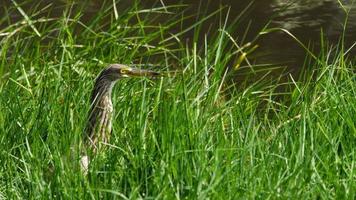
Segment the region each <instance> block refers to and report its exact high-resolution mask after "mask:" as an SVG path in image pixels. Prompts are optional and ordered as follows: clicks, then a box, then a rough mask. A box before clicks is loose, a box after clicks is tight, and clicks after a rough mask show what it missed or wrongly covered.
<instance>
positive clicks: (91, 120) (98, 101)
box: [81, 64, 160, 172]
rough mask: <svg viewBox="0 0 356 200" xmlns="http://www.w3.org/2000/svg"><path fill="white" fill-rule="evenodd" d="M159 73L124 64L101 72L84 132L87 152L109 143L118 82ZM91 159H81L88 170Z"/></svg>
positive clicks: (95, 86)
mask: <svg viewBox="0 0 356 200" xmlns="http://www.w3.org/2000/svg"><path fill="white" fill-rule="evenodd" d="M159 75H160V74H159V73H157V72H153V71H150V70H141V69H136V68H131V67H128V66H126V65H122V64H112V65H109V66H108V67H107V68H106V69H104V70H103V71H101V73H100V74H99V76H98V77H97V78H96V80H95V84H94V89H93V91H92V94H91V99H90V112H89V117H88V122H87V125H86V129H85V132H84V138H83V139H84V144H85V148H86V151H91V152H92V153H94V154H95V153H96V152H97V151H98V150H99V149H100V144H102V143H107V142H108V141H109V137H110V135H111V131H112V116H113V112H114V109H113V105H112V101H111V93H112V88H113V87H114V85H115V83H116V81H117V80H119V79H120V78H124V77H140V76H150V77H153V76H159ZM88 165H89V158H88V156H87V155H86V154H85V155H83V156H82V158H81V166H82V169H83V170H85V172H86V171H87V170H88Z"/></svg>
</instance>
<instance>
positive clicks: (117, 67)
mask: <svg viewBox="0 0 356 200" xmlns="http://www.w3.org/2000/svg"><path fill="white" fill-rule="evenodd" d="M100 76H103V77H105V78H106V79H108V80H110V81H116V80H118V79H120V78H125V77H142V76H145V77H155V76H160V73H158V72H154V71H151V70H144V69H138V68H133V67H129V66H127V65H122V64H112V65H110V66H109V67H107V68H106V69H104V70H103V71H102V73H101V75H100Z"/></svg>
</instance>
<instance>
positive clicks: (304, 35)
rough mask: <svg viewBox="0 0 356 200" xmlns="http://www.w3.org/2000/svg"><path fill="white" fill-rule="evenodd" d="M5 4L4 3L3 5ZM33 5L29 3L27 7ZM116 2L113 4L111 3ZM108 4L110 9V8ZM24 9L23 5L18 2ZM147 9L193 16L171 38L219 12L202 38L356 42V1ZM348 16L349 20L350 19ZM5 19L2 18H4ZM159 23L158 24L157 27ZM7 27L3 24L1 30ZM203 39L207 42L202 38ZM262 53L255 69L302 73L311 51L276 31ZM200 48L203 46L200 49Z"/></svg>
mask: <svg viewBox="0 0 356 200" xmlns="http://www.w3.org/2000/svg"><path fill="white" fill-rule="evenodd" d="M1 1H2V2H3V3H2V4H3V5H2V7H6V6H10V5H12V2H11V1H7V0H5V1H4V0H1ZM4 2H5V3H4ZM27 2H28V1H27ZM42 2H43V4H44V5H47V4H49V3H51V4H52V6H53V7H56V8H55V9H54V10H53V11H51V13H50V14H49V15H59V16H60V15H61V12H63V7H64V6H65V5H66V4H68V3H69V1H65V0H57V1H48V0H44V1H42ZM110 2H111V1H110ZM110 2H109V3H110ZM132 2H133V1H132V0H121V1H117V7H118V9H119V10H124V9H125V8H127V7H130V6H133V5H132V4H133V3H132ZM17 3H19V4H21V3H23V2H22V1H20V0H18V1H17ZM141 4H142V6H143V7H145V8H154V7H167V8H169V6H172V5H178V4H180V5H184V6H182V10H184V11H183V13H184V14H183V15H185V16H190V17H189V18H188V19H187V20H185V21H184V23H182V24H180V26H179V27H175V28H172V33H177V32H180V31H182V30H186V29H189V27H192V26H193V25H194V24H195V23H196V19H202V18H204V17H206V16H209V15H210V14H211V13H214V12H215V11H217V10H219V9H220V12H217V13H216V14H215V15H212V16H210V17H209V18H207V19H205V20H204V21H203V22H202V26H200V29H199V30H200V31H199V33H200V34H201V35H205V34H206V33H208V35H209V34H210V35H214V32H215V33H216V32H217V31H218V30H219V28H221V26H222V25H223V24H224V23H225V22H226V26H227V27H230V28H229V33H230V34H231V35H232V37H233V38H234V39H236V41H237V42H239V43H241V44H244V43H248V42H250V41H252V40H254V39H255V38H256V35H258V34H259V33H260V31H261V30H262V28H263V27H265V26H266V24H267V23H269V25H268V27H270V28H271V27H278V28H282V29H285V30H287V31H289V32H290V33H291V34H293V35H294V36H295V37H296V38H298V39H299V40H300V41H301V42H303V43H304V44H305V45H307V46H309V47H310V48H311V49H313V50H314V52H317V51H318V49H319V47H320V41H321V32H322V33H323V36H325V38H327V40H328V41H329V43H328V44H329V45H330V46H332V45H336V44H337V43H338V42H339V40H340V38H341V36H342V35H343V33H344V34H345V43H346V48H349V47H351V46H352V45H353V44H354V43H355V42H356V10H355V9H353V8H354V7H355V6H354V4H353V1H352V0H350V1H348V0H340V1H338V0H296V1H286V0H255V1H249V0H220V1H219V0H169V1H165V0H160V1H141ZM22 5H23V6H24V10H26V8H27V9H30V8H31V6H30V5H31V4H29V3H24V4H22ZM101 6H102V1H95V0H94V1H85V9H84V15H83V17H82V18H83V19H82V20H83V21H85V20H87V19H90V16H93V15H95V14H96V13H97V11H98V10H99V9H100V7H101ZM346 11H347V12H348V15H346ZM0 15H2V14H0ZM161 15H162V16H161V18H162V19H159V18H158V21H160V20H163V21H164V20H165V19H166V18H167V17H169V16H167V15H166V14H165V13H162V14H161ZM346 16H348V20H347V28H346V31H345V32H344V24H345V21H346ZM11 18H12V20H14V21H16V20H20V19H21V18H22V16H21V15H20V13H12V16H11ZM157 23H158V22H157ZM2 25H4V23H3V24H2ZM179 37H180V39H181V40H182V41H187V44H189V41H193V37H194V29H192V30H190V31H187V32H186V33H185V34H182V35H179ZM201 38H203V37H201ZM255 43H256V44H258V46H259V47H258V48H257V49H256V50H255V52H254V53H253V55H251V57H252V58H253V62H254V63H255V64H270V65H285V66H287V67H289V71H293V70H296V71H298V70H299V69H300V68H301V65H302V63H303V62H304V59H305V55H306V51H305V49H303V48H302V47H301V45H300V44H298V42H296V41H295V39H293V38H292V37H291V36H290V35H288V34H286V33H285V32H283V31H276V32H273V33H269V34H265V35H262V36H260V37H259V39H258V40H257V41H255ZM198 46H199V45H198ZM355 55H356V51H355V50H354V49H352V50H351V51H350V52H349V56H351V57H354V56H355Z"/></svg>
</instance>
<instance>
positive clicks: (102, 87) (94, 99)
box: [91, 80, 116, 105]
mask: <svg viewBox="0 0 356 200" xmlns="http://www.w3.org/2000/svg"><path fill="white" fill-rule="evenodd" d="M115 83H116V81H108V80H97V81H96V82H95V85H94V89H93V92H92V96H91V104H92V105H95V104H97V103H98V102H99V101H100V100H102V99H103V98H104V97H107V98H108V99H109V100H110V101H111V93H112V88H113V87H114V85H115Z"/></svg>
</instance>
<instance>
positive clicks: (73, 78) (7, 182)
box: [0, 5, 356, 199]
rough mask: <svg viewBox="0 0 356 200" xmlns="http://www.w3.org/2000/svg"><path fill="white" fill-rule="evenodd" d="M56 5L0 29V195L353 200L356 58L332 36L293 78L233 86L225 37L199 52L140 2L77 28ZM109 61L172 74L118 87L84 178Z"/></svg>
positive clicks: (232, 50) (173, 19) (231, 49)
mask: <svg viewBox="0 0 356 200" xmlns="http://www.w3.org/2000/svg"><path fill="white" fill-rule="evenodd" d="M20 6H21V5H20ZM172 9H175V8H172ZM17 10H18V8H16V7H11V8H9V10H8V12H9V13H11V12H17ZM64 10H65V12H64V13H65V14H64V15H63V16H62V17H60V18H59V19H57V20H54V21H51V22H49V19H48V18H43V20H42V21H34V20H35V19H37V18H36V12H35V10H34V12H32V13H27V15H28V17H29V19H30V20H32V22H29V20H28V19H25V18H24V20H23V21H22V22H23V23H18V24H10V25H9V26H8V27H9V28H7V29H2V30H1V32H0V33H1V34H2V36H1V38H0V39H1V41H0V45H1V47H0V50H1V52H0V56H1V59H0V76H1V83H0V94H1V95H0V146H1V149H0V163H1V164H0V199H1V198H7V199H47V198H64V199H72V198H73V199H90V198H104V199H107V198H116V199H126V198H127V199H138V198H143V199H208V198H210V199H255V198H256V199H267V198H269V199H279V198H280V199H354V198H355V197H356V189H355V188H356V171H355V164H356V163H355V157H356V152H355V146H356V124H355V122H356V99H355V97H356V75H355V67H354V66H355V62H354V60H352V59H350V58H348V57H347V56H346V55H345V54H344V53H345V51H346V50H344V49H343V46H342V44H341V45H340V46H339V48H328V47H327V46H323V48H322V49H323V50H322V52H321V53H320V56H318V57H317V58H316V60H315V59H311V61H310V62H307V63H306V66H308V65H309V63H314V64H313V66H312V67H309V70H305V72H304V75H303V76H301V77H302V78H299V79H298V78H295V77H294V78H292V77H289V81H288V82H286V83H281V82H278V79H279V77H276V78H275V80H272V81H263V80H262V79H261V80H256V81H255V82H254V83H251V84H244V83H236V84H235V86H234V87H230V86H229V84H228V83H229V73H230V72H229V73H225V67H226V66H227V65H228V64H229V62H230V60H231V59H233V58H236V57H238V56H239V54H240V52H239V51H237V50H238V49H236V47H235V46H234V43H233V41H232V40H231V39H230V38H229V37H228V35H227V34H226V33H225V31H219V32H218V34H217V35H216V36H214V37H211V38H206V39H205V41H206V42H205V45H204V46H203V47H199V49H197V48H194V47H192V48H190V47H185V45H184V44H182V43H180V42H179V41H177V40H175V38H173V39H172V40H166V41H165V42H161V43H160V42H159V41H164V40H165V39H167V38H169V37H170V36H171V34H170V33H169V30H170V28H171V27H172V26H175V25H177V24H178V25H179V23H180V20H182V19H180V18H179V15H174V14H165V15H168V16H170V17H167V20H166V22H165V23H162V24H160V25H156V26H152V24H154V23H153V21H154V19H155V17H157V16H156V15H154V14H152V15H151V14H150V13H148V14H147V15H146V16H145V15H141V14H137V13H138V11H139V7H133V8H132V9H130V10H126V11H123V12H121V13H120V15H119V16H118V18H117V19H116V18H115V15H114V12H113V7H111V6H107V7H104V6H103V8H102V11H101V12H98V14H97V16H93V19H92V20H90V22H88V23H87V24H85V25H84V24H82V23H81V22H80V13H81V12H80V11H77V12H78V14H76V13H74V14H73V13H72V14H71V15H70V12H71V10H70V8H67V9H64ZM162 11H163V9H162ZM73 12H74V11H73ZM69 16H71V17H69ZM103 19H105V20H109V21H110V23H106V27H103V26H102V23H100V21H103ZM5 21H6V19H5ZM5 21H2V23H3V24H4V23H5V24H6V22H5ZM31 23H32V26H30V24H31ZM132 23H134V24H132ZM118 26H119V27H121V28H117V27H118ZM125 26H127V27H126V28H122V27H125ZM78 28H79V29H81V30H80V31H78ZM221 28H222V29H224V30H226V31H227V32H228V30H229V29H228V28H226V27H221ZM35 29H36V30H37V31H34V30H35ZM36 32H38V33H40V35H41V36H40V37H39V36H38V34H37V33H36ZM203 41H204V38H203ZM193 46H194V45H193ZM241 46H243V44H241ZM331 55H333V56H331ZM108 63H126V64H137V63H138V64H141V65H142V66H156V67H151V68H153V69H155V70H157V71H168V70H177V69H178V70H180V71H182V72H181V73H177V74H176V75H175V76H168V77H164V78H161V79H158V80H148V79H125V80H121V81H119V83H118V84H117V85H116V87H115V89H114V96H113V100H114V108H115V110H116V112H115V116H114V124H113V126H114V127H113V128H114V131H113V135H112V137H111V140H110V146H108V147H107V148H106V150H105V151H103V152H101V154H100V155H98V156H97V157H96V158H95V159H94V160H93V161H92V165H91V169H90V174H89V175H88V177H85V176H83V175H82V173H80V170H79V169H78V165H77V164H78V158H77V157H75V156H73V152H75V151H76V150H77V148H76V147H77V146H78V144H79V143H80V141H81V135H82V132H83V129H84V126H85V122H86V115H87V111H88V109H89V95H90V92H91V88H92V86H93V80H94V78H95V76H96V74H98V72H99V71H100V70H101V69H102V68H103V67H105V66H106V65H107V64H108ZM282 84H284V85H287V86H285V87H284V88H285V89H284V90H283V91H282V92H281V90H280V89H279V88H280V86H281V85H282ZM74 155H75V154H74Z"/></svg>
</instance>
